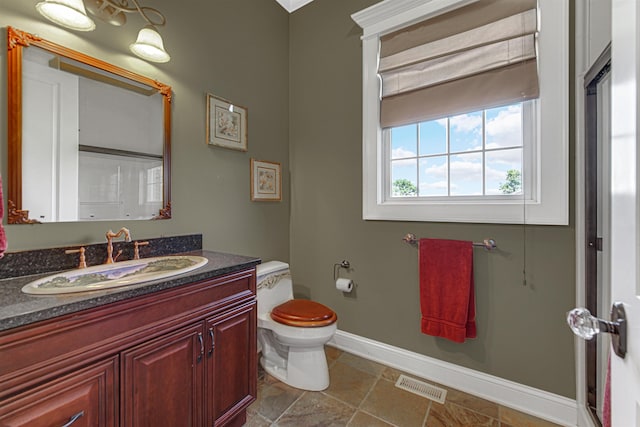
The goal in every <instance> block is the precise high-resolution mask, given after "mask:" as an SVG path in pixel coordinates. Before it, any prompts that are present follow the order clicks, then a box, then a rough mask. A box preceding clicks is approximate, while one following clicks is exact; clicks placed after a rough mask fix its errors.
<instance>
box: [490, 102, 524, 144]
mask: <svg viewBox="0 0 640 427" xmlns="http://www.w3.org/2000/svg"><path fill="white" fill-rule="evenodd" d="M485 131H486V133H487V141H486V144H487V148H499V147H512V146H519V145H522V107H521V104H517V105H510V106H508V107H506V108H503V109H501V110H500V112H499V113H498V115H497V116H495V117H493V118H491V119H489V120H487V123H486V124H485Z"/></svg>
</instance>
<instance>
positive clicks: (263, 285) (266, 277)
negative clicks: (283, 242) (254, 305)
mask: <svg viewBox="0 0 640 427" xmlns="http://www.w3.org/2000/svg"><path fill="white" fill-rule="evenodd" d="M256 276H257V279H256V285H257V286H256V287H257V300H258V316H259V315H261V314H266V313H269V312H270V311H271V309H272V308H273V307H275V306H277V305H280V304H282V303H283V302H286V301H289V300H291V299H293V283H292V281H291V272H290V271H289V264H287V263H286V262H281V261H269V262H265V263H262V264H260V265H258V266H257V267H256Z"/></svg>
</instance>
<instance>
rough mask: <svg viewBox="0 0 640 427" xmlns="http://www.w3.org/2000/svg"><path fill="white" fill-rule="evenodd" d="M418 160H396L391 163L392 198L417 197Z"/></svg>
mask: <svg viewBox="0 0 640 427" xmlns="http://www.w3.org/2000/svg"><path fill="white" fill-rule="evenodd" d="M417 166H418V160H417V159H407V160H394V161H392V162H391V196H392V197H415V196H417V195H418V194H417V193H418V188H417V186H416V177H417V176H418V170H417Z"/></svg>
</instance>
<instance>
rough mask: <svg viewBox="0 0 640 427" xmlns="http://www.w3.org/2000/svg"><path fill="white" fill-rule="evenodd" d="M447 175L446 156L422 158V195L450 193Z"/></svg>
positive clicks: (444, 194)
mask: <svg viewBox="0 0 640 427" xmlns="http://www.w3.org/2000/svg"><path fill="white" fill-rule="evenodd" d="M447 175H448V174H447V157H446V156H440V157H429V158H426V159H420V187H419V188H420V196H446V195H448V194H449V192H448V189H447V188H448V185H449V183H448V182H447Z"/></svg>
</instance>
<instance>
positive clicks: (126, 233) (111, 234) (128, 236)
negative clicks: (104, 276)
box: [104, 227, 131, 264]
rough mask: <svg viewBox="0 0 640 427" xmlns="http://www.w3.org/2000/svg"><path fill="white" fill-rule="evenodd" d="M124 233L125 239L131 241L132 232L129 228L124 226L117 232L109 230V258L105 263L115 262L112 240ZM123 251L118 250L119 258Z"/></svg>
mask: <svg viewBox="0 0 640 427" xmlns="http://www.w3.org/2000/svg"><path fill="white" fill-rule="evenodd" d="M123 234H124V241H125V242H130V241H131V233H130V232H129V229H128V228H125V227H122V228H121V229H120V230H119V231H118V232H117V233H114V232H113V231H111V230H109V231H107V234H106V236H107V260H106V261H105V262H104V263H105V264H113V263H114V261H113V242H112V240H113V239H114V238H117V237H120V236H122V235H123ZM121 253H122V250H121V251H120V252H118V255H116V258H118V256H119V255H120V254H121Z"/></svg>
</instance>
